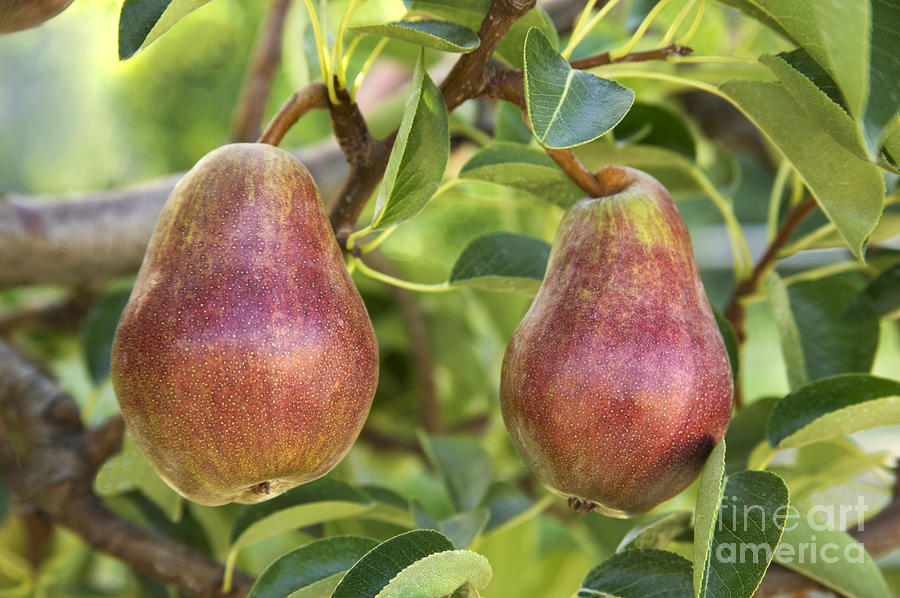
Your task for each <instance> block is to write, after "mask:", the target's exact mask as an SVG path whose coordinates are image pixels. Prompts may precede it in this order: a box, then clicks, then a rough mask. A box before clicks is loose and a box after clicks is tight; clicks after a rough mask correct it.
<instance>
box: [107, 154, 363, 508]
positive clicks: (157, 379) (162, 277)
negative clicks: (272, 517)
mask: <svg viewBox="0 0 900 598" xmlns="http://www.w3.org/2000/svg"><path fill="white" fill-rule="evenodd" d="M377 378H378V348H377V345H376V341H375V335H374V332H373V330H372V324H371V322H370V321H369V317H368V314H367V313H366V309H365V307H364V306H363V303H362V299H361V298H360V296H359V293H358V292H357V290H356V288H355V287H354V285H353V282H352V281H351V279H350V275H349V273H348V272H347V268H346V267H345V265H344V260H343V257H342V255H341V251H340V249H339V247H338V245H337V242H336V241H335V239H334V236H333V234H332V231H331V227H330V225H329V222H328V219H327V218H326V216H325V212H324V210H323V207H322V202H321V199H320V198H319V192H318V190H317V189H316V185H315V183H314V182H313V180H312V177H311V176H310V174H309V172H308V171H307V170H306V168H304V166H303V165H302V164H301V163H300V162H299V161H298V160H297V159H296V158H294V157H293V156H292V155H291V154H289V153H287V152H285V151H283V150H280V149H278V148H276V147H273V146H270V145H263V144H235V145H228V146H225V147H221V148H219V149H217V150H215V151H213V152H211V153H210V154H209V155H207V156H206V157H204V158H203V159H202V160H200V162H198V163H197V165H196V166H194V168H192V169H191V170H190V172H188V173H187V174H186V175H185V176H184V178H183V179H182V180H181V181H180V182H179V183H178V185H177V186H176V187H175V189H174V191H173V192H172V195H171V196H170V197H169V200H168V202H167V203H166V205H165V207H164V208H163V211H162V214H161V215H160V218H159V222H158V223H157V226H156V229H155V231H154V233H153V236H152V238H151V240H150V245H149V247H148V249H147V253H146V256H145V257H144V262H143V265H142V266H141V269H140V272H139V273H138V277H137V282H136V283H135V286H134V290H133V292H132V295H131V298H130V300H129V301H128V304H127V306H126V307H125V310H124V312H123V313H122V317H121V320H120V321H119V327H118V329H117V331H116V337H115V341H114V345H113V354H112V380H113V385H114V387H115V391H116V395H117V397H118V399H119V404H120V406H121V409H122V414H123V416H124V417H125V421H126V423H127V425H128V429H129V430H130V432H131V434H132V436H133V437H134V440H135V442H136V443H137V445H138V447H139V448H140V449H141V451H143V453H144V454H145V455H146V457H147V459H148V460H149V461H150V463H151V464H153V465H154V466H155V467H156V469H157V470H158V471H159V473H160V475H161V476H162V477H163V478H164V479H165V480H166V481H167V482H168V483H169V484H170V485H171V486H172V487H173V488H174V489H175V490H177V491H178V492H179V493H181V494H182V495H183V496H185V497H187V498H189V499H191V500H193V501H196V502H198V503H201V504H206V505H220V504H224V503H228V502H232V501H237V502H244V503H252V502H258V501H261V500H265V499H266V498H269V497H271V496H275V495H277V494H279V493H281V492H284V491H285V490H287V489H289V488H291V487H293V486H295V485H297V484H302V483H304V482H308V481H310V480H314V479H316V478H318V477H320V476H322V475H324V474H325V473H327V472H328V471H329V470H331V469H332V468H333V467H334V466H335V465H336V464H337V463H338V462H339V461H340V460H341V458H342V457H343V456H344V455H345V454H346V453H347V451H348V450H349V449H350V447H351V445H352V444H353V442H354V441H355V440H356V437H357V435H358V434H359V431H360V429H361V428H362V426H363V423H364V421H365V419H366V415H367V414H368V411H369V406H370V404H371V402H372V396H373V395H374V392H375V386H376V382H377Z"/></svg>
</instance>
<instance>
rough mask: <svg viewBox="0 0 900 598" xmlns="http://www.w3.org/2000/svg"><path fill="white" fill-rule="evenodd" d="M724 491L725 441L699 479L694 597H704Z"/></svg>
mask: <svg viewBox="0 0 900 598" xmlns="http://www.w3.org/2000/svg"><path fill="white" fill-rule="evenodd" d="M724 488H725V441H724V440H722V441H720V442H719V444H717V445H716V447H715V448H714V449H713V451H712V453H710V455H709V459H707V460H706V465H704V466H703V473H702V474H701V475H700V488H699V490H698V491H697V506H696V507H695V508H694V570H693V586H694V595H695V596H700V595H701V588H703V587H704V586H705V584H706V578H707V577H708V572H707V569H708V568H709V555H710V550H712V541H713V532H714V531H715V525H716V520H717V518H718V512H719V503H720V502H721V501H722V491H723V490H724Z"/></svg>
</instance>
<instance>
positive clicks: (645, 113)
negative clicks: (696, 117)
mask: <svg viewBox="0 0 900 598" xmlns="http://www.w3.org/2000/svg"><path fill="white" fill-rule="evenodd" d="M613 134H614V135H615V137H616V141H617V142H622V143H629V144H635V143H639V144H642V145H655V146H658V147H664V148H666V149H668V150H670V151H673V152H675V153H677V154H681V155H682V156H684V157H685V158H686V159H687V160H690V161H693V160H694V158H695V157H696V144H695V142H694V134H693V132H692V131H691V129H690V127H688V125H687V123H686V122H685V119H684V117H682V115H681V114H679V113H678V112H676V111H675V110H672V109H671V108H668V107H664V106H660V105H656V104H650V103H648V102H635V103H634V105H633V106H632V107H631V110H629V111H628V113H627V114H626V115H625V116H624V118H622V120H621V122H619V124H618V125H616V127H615V128H614V129H613Z"/></svg>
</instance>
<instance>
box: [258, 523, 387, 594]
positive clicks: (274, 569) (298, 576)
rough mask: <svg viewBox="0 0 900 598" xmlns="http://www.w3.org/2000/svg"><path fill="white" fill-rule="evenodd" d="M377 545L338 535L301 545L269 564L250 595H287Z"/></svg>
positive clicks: (333, 572) (342, 567)
mask: <svg viewBox="0 0 900 598" xmlns="http://www.w3.org/2000/svg"><path fill="white" fill-rule="evenodd" d="M377 545H378V542H376V541H375V540H370V539H369V538H359V537H356V536H336V537H332V538H325V539H322V540H317V541H315V542H311V543H309V544H306V545H304V546H301V547H300V548H297V549H295V550H292V551H290V552H288V553H287V554H285V555H283V556H281V557H279V558H278V559H277V560H275V561H274V562H272V564H270V565H269V566H268V567H266V570H265V571H263V572H262V574H261V575H260V576H259V577H258V578H257V580H256V583H254V584H253V588H252V589H251V590H250V595H249V596H248V598H285V597H287V596H289V595H291V594H292V593H293V592H296V591H297V590H300V589H302V588H305V587H308V586H311V585H313V584H315V583H318V582H321V581H322V580H324V579H326V578H329V577H333V576H335V575H337V574H339V573H343V572H344V571H346V570H348V569H350V567H352V566H353V565H354V564H356V561H358V560H359V559H361V558H362V557H363V555H365V554H366V553H367V552H369V551H370V550H372V549H373V548H375V547H376V546H377Z"/></svg>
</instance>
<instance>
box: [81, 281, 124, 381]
mask: <svg viewBox="0 0 900 598" xmlns="http://www.w3.org/2000/svg"><path fill="white" fill-rule="evenodd" d="M130 296H131V289H128V290H117V291H113V292H111V293H107V294H106V295H104V296H103V298H101V299H100V300H99V301H98V302H97V303H96V304H95V305H94V306H93V307H91V309H90V310H89V311H88V313H87V314H86V315H85V317H84V320H83V321H82V324H81V334H80V340H81V347H82V350H83V351H84V358H85V361H86V362H87V369H88V373H89V374H90V376H91V381H92V382H93V383H94V384H95V385H96V384H100V383H101V382H103V381H104V380H106V379H107V378H108V377H109V362H110V352H111V351H112V343H113V337H114V336H115V334H116V326H117V325H118V323H119V316H120V315H121V314H122V310H123V309H125V304H126V303H128V298H129V297H130Z"/></svg>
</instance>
